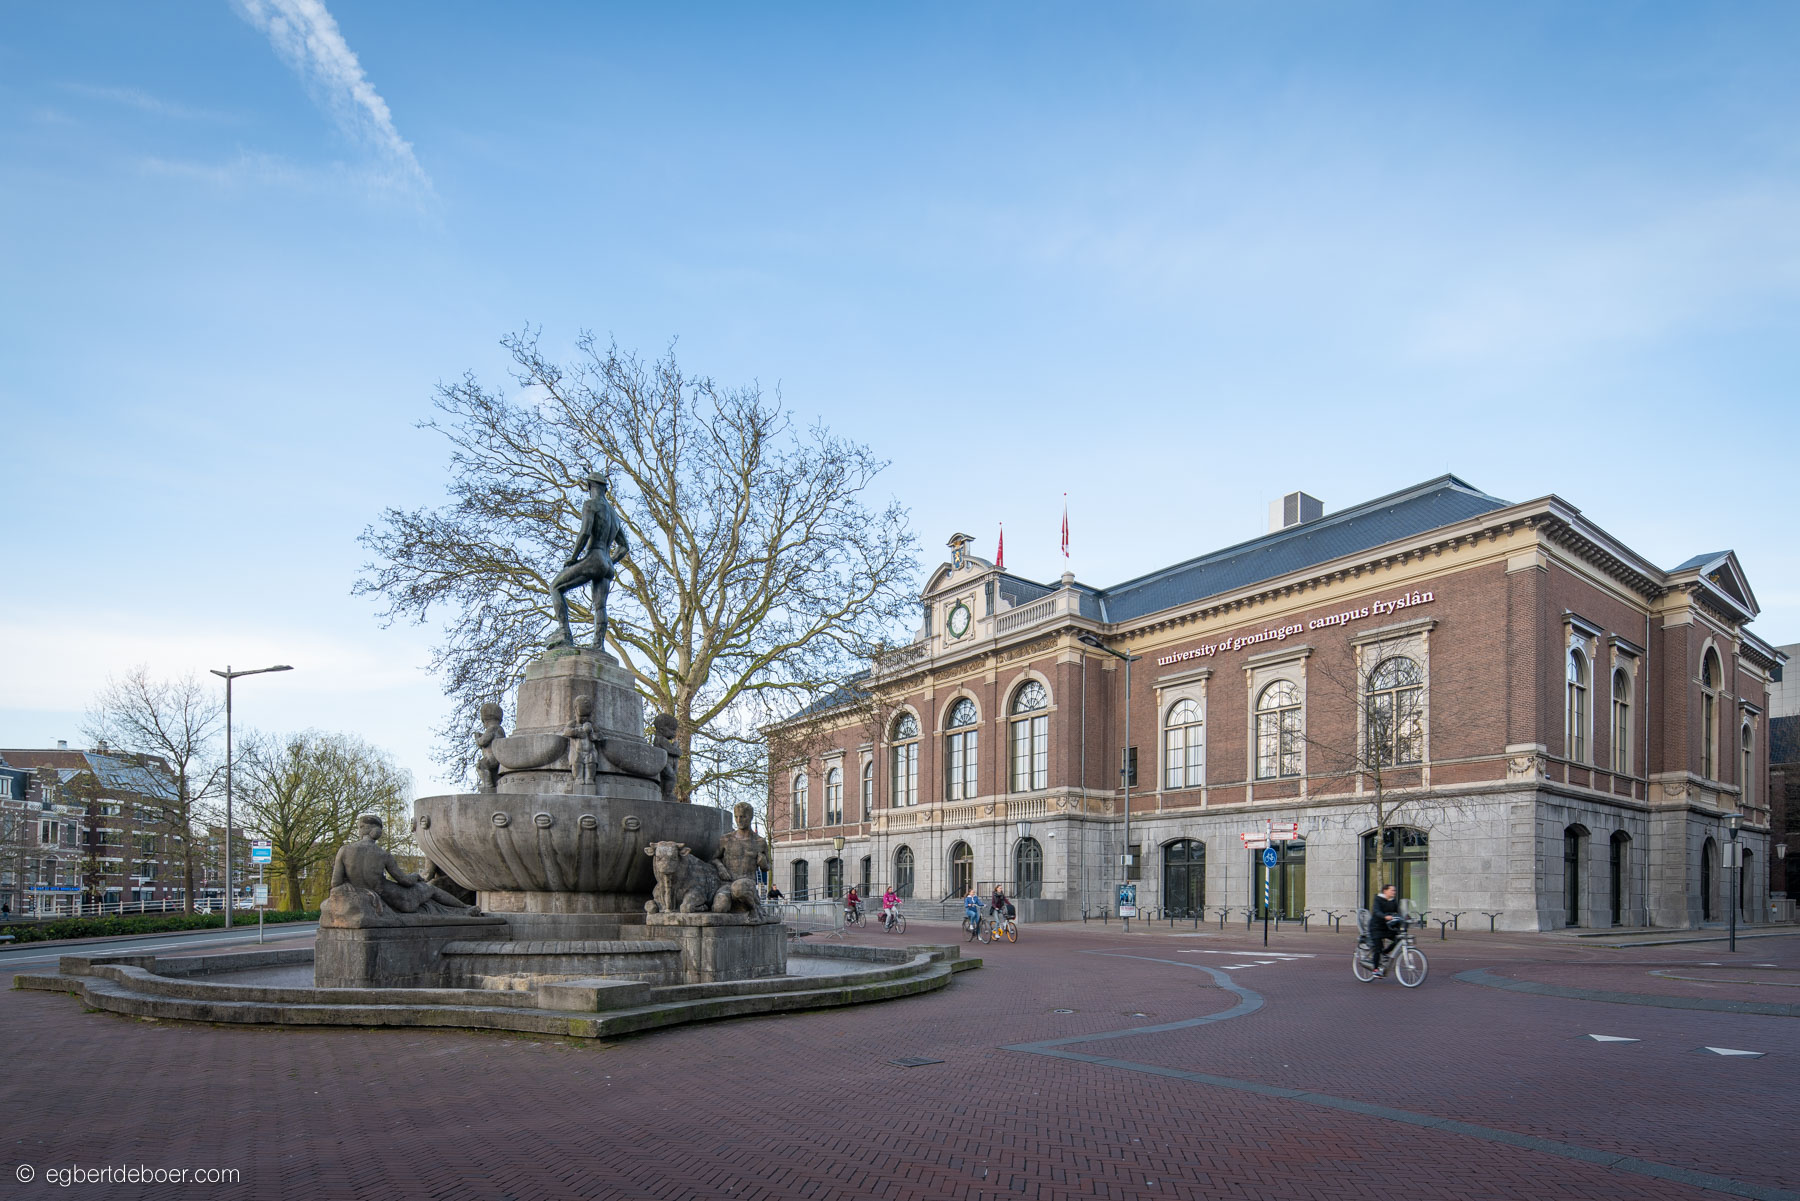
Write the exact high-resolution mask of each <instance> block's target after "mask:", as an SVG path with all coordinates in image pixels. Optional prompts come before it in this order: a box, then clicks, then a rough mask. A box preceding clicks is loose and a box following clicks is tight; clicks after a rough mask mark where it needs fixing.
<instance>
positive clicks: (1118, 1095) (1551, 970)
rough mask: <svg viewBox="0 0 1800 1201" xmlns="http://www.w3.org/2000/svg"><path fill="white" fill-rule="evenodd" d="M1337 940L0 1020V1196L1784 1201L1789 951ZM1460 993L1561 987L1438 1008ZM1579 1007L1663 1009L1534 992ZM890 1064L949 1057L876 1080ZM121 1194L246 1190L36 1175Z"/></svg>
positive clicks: (1789, 1115)
mask: <svg viewBox="0 0 1800 1201" xmlns="http://www.w3.org/2000/svg"><path fill="white" fill-rule="evenodd" d="M958 934H959V932H958V931H956V930H955V928H954V927H951V926H934V925H930V924H925V923H919V924H916V925H915V926H914V927H913V929H912V930H911V931H909V933H908V936H907V941H909V942H912V941H932V940H934V939H935V940H941V941H950V940H952V939H954V938H955V937H956V936H957V935H958ZM863 937H864V939H865V940H866V941H870V942H875V941H879V940H880V939H881V937H882V936H881V935H880V934H879V933H875V934H870V935H866V936H863ZM895 941H898V940H895ZM1351 942H1352V936H1351V935H1349V934H1348V933H1345V934H1339V935H1333V934H1328V933H1318V932H1314V933H1311V934H1302V933H1299V932H1297V931H1294V930H1284V931H1282V932H1280V933H1279V934H1278V935H1276V936H1275V938H1274V941H1273V944H1272V946H1271V950H1273V951H1276V952H1278V953H1280V954H1282V955H1291V956H1296V957H1295V958H1275V957H1273V956H1269V955H1265V954H1262V946H1261V940H1260V933H1259V932H1258V933H1257V934H1253V935H1246V933H1245V932H1244V930H1243V929H1242V928H1241V927H1238V928H1236V929H1228V930H1227V931H1226V932H1225V933H1223V934H1221V933H1219V932H1218V931H1217V928H1216V927H1212V928H1210V929H1208V928H1203V932H1202V933H1200V934H1198V935H1196V934H1195V933H1194V932H1193V931H1192V930H1191V928H1189V929H1187V930H1180V929H1178V930H1177V931H1175V932H1173V933H1171V932H1170V931H1169V929H1168V928H1167V927H1166V926H1165V927H1162V928H1160V929H1155V930H1152V931H1134V932H1133V933H1131V934H1125V933H1123V932H1121V931H1120V930H1119V928H1118V926H1117V925H1116V924H1114V925H1113V926H1111V927H1109V928H1102V927H1099V926H1087V927H1082V926H1079V925H1075V926H1054V927H1046V926H1038V927H1028V928H1027V929H1026V930H1025V931H1024V934H1023V937H1022V940H1021V941H1020V942H1019V943H1018V944H1017V945H1015V946H1000V947H997V948H971V949H973V950H976V951H978V952H979V953H980V954H982V955H983V956H984V958H985V960H986V966H985V967H984V968H983V969H982V970H980V971H975V972H966V973H963V974H961V975H959V976H957V977H956V979H955V981H954V983H953V984H952V985H951V986H950V987H949V988H948V989H946V990H944V991H941V992H938V993H934V994H931V995H928V996H924V997H919V998H915V999H909V1000H904V1001H898V1002H893V1003H889V1004H885V1005H877V1006H869V1007H864V1008H859V1009H850V1010H837V1011H826V1012H818V1013H807V1014H800V1015H795V1016H784V1017H776V1018H765V1019H750V1020H739V1021H730V1022H723V1023H717V1024H713V1025H705V1026H693V1027H687V1028H683V1029H679V1030H675V1031H672V1032H669V1033H663V1034H655V1035H650V1036H647V1037H643V1038H638V1039H634V1040H629V1041H626V1042H622V1043H617V1044H596V1043H592V1042H580V1041H576V1040H566V1041H561V1040H552V1039H545V1038H542V1037H524V1036H514V1035H481V1034H469V1033H462V1032H454V1031H427V1030H405V1031H381V1032H361V1031H354V1030H339V1029H320V1030H289V1031H276V1030H262V1029H239V1028H223V1027H201V1026H190V1025H179V1024H171V1023H156V1022H145V1021H134V1020H128V1019H123V1018H119V1017H116V1016H112V1015H106V1014H97V1013H84V1012H83V1011H82V1009H81V1006H80V1005H79V1003H77V1002H76V1001H75V1000H73V999H72V998H69V997H65V996H58V995H54V994H45V993H32V992H20V991H12V990H9V991H7V992H6V993H5V995H4V997H3V998H0V1006H3V1008H0V1027H3V1028H4V1029H5V1030H6V1031H7V1033H8V1035H9V1037H8V1038H7V1051H8V1054H9V1057H10V1062H9V1064H8V1071H7V1072H6V1074H5V1078H4V1083H0V1096H3V1097H4V1102H5V1106H4V1111H3V1112H4V1113H5V1115H6V1126H7V1135H6V1137H7V1139H8V1142H9V1156H8V1158H9V1159H10V1160H11V1161H12V1162H11V1163H9V1164H7V1165H5V1167H4V1176H5V1178H6V1179H7V1180H8V1182H9V1185H10V1186H12V1187H9V1191H8V1195H9V1196H17V1197H22V1198H23V1197H42V1196H52V1195H81V1194H83V1193H85V1194H86V1195H90V1196H105V1197H127V1196H166V1197H176V1196H181V1197H189V1196H209V1197H210V1196H216V1197H219V1198H231V1197H295V1198H309V1199H316V1198H335V1197H383V1198H389V1197H391V1198H405V1197H433V1198H436V1197H442V1198H459V1197H471V1198H520V1199H527V1198H563V1197H666V1198H681V1197H704V1198H785V1197H817V1198H835V1197H846V1198H851V1197H854V1198H865V1197H866V1198H891V1199H895V1201H900V1199H911V1198H933V1197H954V1198H986V1197H1035V1198H1047V1199H1048V1198H1063V1197H1084V1198H1085V1197H1112V1198H1135V1197H1171V1198H1174V1197H1301V1198H1336V1197H1371V1198H1393V1197H1407V1198H1412V1197H1454V1198H1508V1199H1512V1198H1557V1197H1583V1198H1595V1197H1601V1198H1640V1197H1641V1198H1698V1197H1704V1196H1728V1195H1737V1196H1750V1197H1765V1198H1768V1197H1795V1196H1800V1192H1796V1191H1794V1190H1800V1151H1796V1148H1795V1142H1794V1136H1793V1131H1794V1122H1793V1113H1794V1108H1795V1101H1796V1096H1797V1090H1796V1086H1795V1079H1796V1077H1795V1070H1794V1065H1795V1063H1796V1062H1797V1060H1800V1023H1796V1021H1795V1020H1794V1017H1792V1016H1786V1014H1792V1013H1794V1012H1796V1009H1795V1007H1796V1006H1800V990H1796V989H1794V988H1793V987H1792V985H1793V984H1794V983H1796V982H1800V938H1795V937H1772V938H1760V939H1753V940H1746V941H1744V942H1741V943H1740V944H1739V945H1740V950H1739V952H1738V953H1737V955H1735V956H1732V955H1729V954H1728V953H1727V952H1726V950H1725V946H1724V944H1723V943H1722V942H1721V943H1701V944H1686V945H1679V946H1663V947H1635V948H1630V949H1625V950H1610V949H1606V948H1602V947H1597V946H1585V945H1584V946H1572V945H1570V944H1569V943H1567V942H1565V941H1562V940H1551V939H1546V938H1542V937H1537V936H1526V935H1514V936H1507V935H1500V936H1489V935H1486V934H1470V933H1466V932H1465V933H1463V934H1461V935H1454V934H1453V935H1452V937H1451V940H1450V941H1448V942H1440V941H1438V940H1437V937H1436V932H1435V930H1434V931H1433V932H1432V933H1431V935H1430V936H1429V937H1428V939H1427V940H1426V941H1424V942H1423V943H1422V944H1421V945H1422V946H1423V947H1424V949H1425V950H1426V951H1427V953H1428V954H1429V955H1430V956H1431V963H1432V969H1431V977H1430V979H1429V980H1428V981H1427V982H1426V984H1425V985H1424V986H1423V987H1422V988H1419V989H1417V990H1413V991H1407V990H1403V989H1402V988H1400V987H1399V986H1398V985H1397V984H1396V983H1394V982H1393V981H1391V980H1389V981H1380V982H1377V983H1373V984H1367V985H1364V984H1358V983H1356V982H1355V981H1354V980H1353V979H1352V978H1351V975H1350V971H1349V965H1348V962H1347V957H1348V953H1349V949H1350V946H1351ZM1220 952H1226V953H1223V954H1222V953H1220ZM1304 956H1312V958H1306V957H1304ZM1703 964H1724V965H1725V966H1724V967H1719V968H1714V967H1704V966H1701V965H1703ZM1756 965H1774V966H1772V967H1766V966H1765V967H1758V966H1756ZM1475 969H1486V970H1487V971H1488V972H1489V973H1490V978H1491V979H1493V980H1498V981H1502V982H1509V983H1512V984H1515V985H1524V986H1526V987H1548V988H1549V989H1551V990H1553V991H1552V993H1551V994H1541V993H1530V992H1521V991H1515V990H1513V989H1509V988H1503V987H1491V986H1481V985H1477V984H1474V983H1468V982H1464V981H1460V980H1458V979H1456V976H1457V974H1458V973H1460V972H1465V971H1471V970H1475ZM1653 973H1656V974H1653ZM1582 989H1591V990H1600V991H1605V992H1609V993H1612V994H1622V995H1641V996H1648V997H1653V998H1656V999H1659V1000H1660V1001H1662V1002H1663V1004H1655V1005H1652V1004H1622V1003H1610V1002H1602V1001H1596V1000H1586V999H1577V998H1574V997H1570V996H1566V995H1556V992H1555V990H1563V991H1569V990H1582ZM1734 1002H1747V1003H1748V1004H1749V1005H1751V1006H1753V1007H1760V1008H1762V1009H1764V1010H1767V1011H1768V1012H1764V1013H1742V1012H1727V1011H1723V1007H1724V1006H1726V1005H1728V1004H1730V1003H1734ZM1671 1005H1675V1006H1694V1005H1698V1006H1702V1008H1672V1007H1668V1006H1671ZM1784 1007H1785V1011H1786V1014H1783V1013H1782V1012H1781V1010H1782V1009H1783V1008H1784ZM1064 1010H1067V1011H1071V1012H1059V1011H1064ZM1207 1017H1214V1018H1216V1019H1218V1020H1213V1021H1195V1020H1194V1019H1203V1018H1207ZM1121 1031H1138V1032H1136V1033H1127V1034H1123V1035H1121V1034H1119V1032H1121ZM1596 1034H1598V1035H1607V1036H1612V1037H1615V1038H1629V1039H1635V1040H1638V1041H1635V1042H1598V1041H1595V1040H1594V1039H1592V1038H1591V1037H1589V1036H1591V1035H1596ZM1105 1035H1112V1037H1101V1036H1105ZM1027 1044H1032V1045H1033V1046H1031V1047H1030V1048H1028V1049H1008V1048H1020V1047H1023V1046H1025V1045H1027ZM1707 1047H1721V1048H1728V1049H1735V1050H1745V1051H1757V1052H1763V1053H1764V1054H1763V1055H1762V1057H1761V1058H1752V1057H1749V1056H1721V1055H1719V1054H1716V1053H1713V1052H1710V1051H1707V1050H1706V1049H1705V1048H1707ZM912 1056H917V1057H925V1058H931V1059H939V1060H942V1061H943V1062H941V1063H936V1064H931V1065H927V1066H921V1067H913V1068H906V1067H900V1066H895V1065H894V1064H892V1063H890V1062H889V1061H890V1060H894V1059H900V1058H905V1057H912ZM1071 1056H1073V1057H1077V1058H1071ZM120 1163H126V1164H131V1165H138V1164H142V1165H145V1166H149V1167H186V1168H190V1169H195V1168H200V1169H205V1168H232V1169H237V1170H238V1171H239V1172H240V1173H241V1176H240V1181H239V1183H236V1184H225V1185H206V1186H191V1185H190V1186H186V1187H180V1188H177V1187H173V1186H161V1187H141V1186H135V1185H117V1184H111V1185H109V1184H89V1185H76V1186H73V1187H71V1188H65V1187H59V1186H58V1185H57V1184H55V1183H51V1182H47V1181H46V1179H45V1175H46V1173H47V1172H49V1171H50V1170H52V1169H57V1168H66V1167H68V1166H70V1165H77V1166H81V1167H84V1168H96V1167H103V1166H106V1165H109V1164H111V1165H117V1164H120ZM20 1164H30V1165H32V1167H33V1169H34V1171H35V1173H36V1177H37V1178H36V1179H35V1181H33V1182H32V1183H30V1184H22V1185H21V1184H16V1182H15V1167H16V1165H20Z"/></svg>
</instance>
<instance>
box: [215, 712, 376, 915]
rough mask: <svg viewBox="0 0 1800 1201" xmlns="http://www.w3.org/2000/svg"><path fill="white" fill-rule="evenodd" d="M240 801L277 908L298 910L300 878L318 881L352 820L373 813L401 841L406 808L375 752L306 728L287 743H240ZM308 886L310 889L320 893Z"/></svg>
mask: <svg viewBox="0 0 1800 1201" xmlns="http://www.w3.org/2000/svg"><path fill="white" fill-rule="evenodd" d="M242 754H243V758H242V759H240V760H239V763H238V770H239V771H240V772H241V773H242V775H241V777H240V778H241V781H242V782H241V783H240V785H239V787H240V788H241V789H242V792H241V799H240V802H239V803H240V804H242V805H243V807H244V814H245V818H244V821H245V824H246V825H247V826H248V827H249V828H250V830H251V831H252V832H254V833H255V834H256V835H257V836H258V837H260V838H263V839H266V840H267V841H268V842H269V844H270V854H271V858H272V859H273V863H272V864H271V869H272V870H273V871H275V872H277V873H279V874H280V876H281V878H282V881H283V884H284V889H285V901H284V904H285V905H286V907H287V908H289V909H305V908H307V907H308V906H307V904H306V901H307V900H308V899H309V897H308V896H307V895H306V894H307V893H308V891H309V890H308V889H307V888H306V887H305V885H303V884H302V880H308V881H315V882H321V881H323V880H324V879H325V878H326V873H327V871H328V869H329V868H330V866H331V861H332V859H333V857H334V856H335V855H336V854H337V849H338V848H339V847H340V846H342V845H343V844H344V843H345V842H348V841H349V840H350V839H351V838H352V837H353V836H354V835H355V832H356V819H357V818H358V817H359V816H360V815H362V814H364V813H378V814H380V815H381V817H382V821H383V825H384V827H385V828H386V829H388V830H391V831H394V833H395V835H396V837H395V838H394V839H392V840H390V841H393V842H396V843H399V844H404V841H405V840H404V837H401V836H403V835H404V832H405V831H406V829H407V824H408V816H409V815H408V809H409V808H410V803H411V783H410V780H409V778H408V776H407V774H406V773H405V772H404V771H403V770H401V769H400V768H399V767H398V766H396V765H395V763H394V762H393V760H392V759H390V758H389V757H388V756H387V755H386V754H384V753H383V752H381V751H379V750H376V749H375V748H374V747H371V746H369V745H368V744H367V743H365V742H363V741H361V740H360V739H357V738H354V737H351V736H349V735H345V734H322V733H320V732H318V731H316V730H308V731H306V732H305V733H302V734H296V735H293V736H292V737H290V738H285V739H281V738H274V737H270V736H267V735H257V734H252V735H250V736H249V737H247V738H246V739H245V745H244V750H243V752H242ZM320 890H321V889H320V888H317V887H315V889H314V890H313V891H320Z"/></svg>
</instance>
